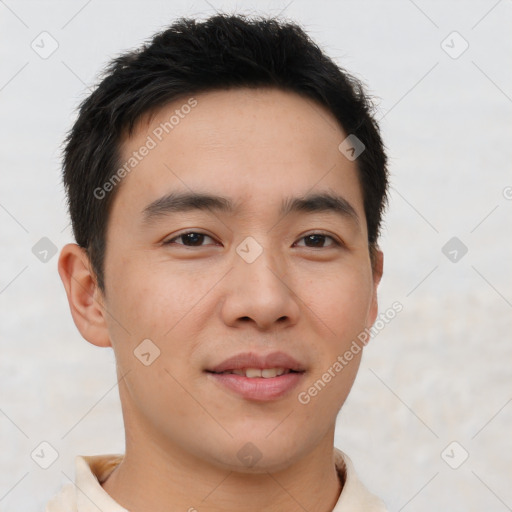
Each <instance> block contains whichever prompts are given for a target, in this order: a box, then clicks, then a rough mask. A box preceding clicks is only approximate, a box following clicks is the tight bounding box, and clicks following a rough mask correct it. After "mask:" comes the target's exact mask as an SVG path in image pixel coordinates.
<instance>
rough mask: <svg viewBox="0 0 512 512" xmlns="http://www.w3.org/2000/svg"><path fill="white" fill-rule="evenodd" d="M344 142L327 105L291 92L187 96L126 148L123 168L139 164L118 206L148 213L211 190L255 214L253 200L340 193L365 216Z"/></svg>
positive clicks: (152, 118) (159, 113)
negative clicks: (154, 206) (161, 201)
mask: <svg viewBox="0 0 512 512" xmlns="http://www.w3.org/2000/svg"><path fill="white" fill-rule="evenodd" d="M345 137H346V134H345V133H344V131H343V129H342V128H341V127H340V126H339V124H338V122H337V120H336V119H335V118H334V116H333V115H332V114H331V113H330V112H329V111H328V110H327V109H326V108H324V107H323V106H321V105H319V104H317V103H316V102H315V101H313V100H311V99H309V98H304V97H302V96H299V95H298V94H295V93H293V92H287V91H281V90H278V89H272V88H263V89H232V90H222V91H210V92H206V93H201V94H197V95H193V96H186V97H182V98H181V99H179V100H176V101H173V102H172V103H170V104H168V105H166V106H164V107H162V108H160V109H158V110H156V111H154V112H152V113H151V114H150V115H146V116H144V117H143V118H142V119H141V120H140V121H139V123H138V124H137V125H136V126H135V130H134V132H133V134H132V135H131V136H130V137H129V138H126V139H125V140H124V141H123V143H122V144H121V165H123V164H126V163H127V162H128V161H130V160H132V161H133V159H135V160H136V162H135V161H133V162H132V163H135V164H136V165H134V166H133V168H130V170H129V172H127V173H126V177H125V178H123V180H122V183H121V185H122V186H121V190H119V191H118V195H117V196H118V197H117V198H116V200H115V203H118V208H131V209H132V210H134V209H137V211H138V212H139V213H142V211H143V210H144V206H145V205H146V204H148V203H150V202H152V201H154V200H155V199H158V198H159V197H161V196H163V195H165V194H169V193H171V192H173V191H175V190H180V191H188V192H190V191H194V192H203V193H204V192H207V191H208V192H212V193H216V194H218V195H222V196H230V197H233V198H234V200H235V201H239V200H241V201H244V200H246V201H245V204H246V205H247V208H248V209H250V208H251V206H252V205H253V202H259V204H260V205H261V204H262V203H264V202H266V203H268V205H269V206H270V205H271V204H273V203H274V202H275V203H276V204H277V203H278V202H279V205H278V206H280V205H281V199H282V197H283V196H285V195H286V196H290V195H304V194H306V193H309V192H315V191H319V192H321V191H326V190H331V191H333V190H335V191H337V192H339V193H343V194H344V195H345V196H347V195H348V196H350V197H351V198H352V201H351V202H352V203H355V204H353V206H354V208H355V209H356V211H357V213H358V215H359V216H360V217H361V218H364V211H363V209H362V193H361V190H360V186H359V179H358V176H357V168H356V165H355V163H354V162H352V161H349V160H348V159H347V158H345V156H343V155H342V153H341V152H340V151H339V149H338V146H339V144H340V143H341V142H342V141H343V140H344V139H345ZM144 148H149V149H144ZM142 153H144V156H141V154H142ZM277 198H279V201H277Z"/></svg>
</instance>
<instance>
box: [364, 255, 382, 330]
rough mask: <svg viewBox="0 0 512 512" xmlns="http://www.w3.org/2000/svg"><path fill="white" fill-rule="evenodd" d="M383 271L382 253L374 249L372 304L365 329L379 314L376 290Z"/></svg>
mask: <svg viewBox="0 0 512 512" xmlns="http://www.w3.org/2000/svg"><path fill="white" fill-rule="evenodd" d="M383 271H384V253H383V252H382V251H381V250H380V249H377V248H375V249H374V258H373V264H372V275H373V292H372V302H371V305H370V309H369V311H368V318H367V326H366V327H367V328H368V329H369V328H370V327H371V326H372V325H373V324H374V322H375V320H376V319H377V313H378V312H379V302H378V300H377V288H378V286H379V283H380V280H381V278H382V273H383Z"/></svg>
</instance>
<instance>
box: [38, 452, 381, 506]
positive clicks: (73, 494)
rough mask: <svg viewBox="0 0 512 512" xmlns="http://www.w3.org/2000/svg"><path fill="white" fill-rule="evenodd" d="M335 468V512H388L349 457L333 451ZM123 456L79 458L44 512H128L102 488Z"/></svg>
mask: <svg viewBox="0 0 512 512" xmlns="http://www.w3.org/2000/svg"><path fill="white" fill-rule="evenodd" d="M334 455H335V462H336V468H337V470H338V474H339V475H340V479H341V481H342V482H343V481H345V485H344V486H343V489H342V491H341V494H340V497H339V499H338V501H337V502H336V505H335V507H334V508H333V510H332V512H356V511H357V512H386V507H385V506H384V503H383V502H382V501H381V500H380V499H378V498H377V497H376V496H375V495H373V494H372V493H370V491H368V490H367V489H366V487H364V485H363V484H362V483H361V481H360V480H359V479H358V478H357V475H356V473H355V470H354V466H353V464H352V461H351V460H350V458H349V457H348V456H347V455H346V454H345V453H343V452H342V451H341V450H338V449H337V448H335V449H334ZM122 460H123V455H92V456H77V457H76V459H75V483H74V484H71V483H69V484H66V485H65V486H64V487H63V488H62V489H61V491H60V492H59V493H58V494H57V495H56V496H55V497H54V498H53V499H52V500H50V501H49V502H48V504H47V505H46V508H45V512H98V510H101V511H102V512H128V511H127V510H126V509H125V508H123V507H121V505H119V504H118V503H117V502H116V501H114V500H113V499H112V498H111V497H110V495H109V494H108V493H107V492H106V491H105V490H104V489H103V487H101V482H104V481H105V480H106V479H107V478H108V476H109V475H110V473H111V472H112V471H113V470H114V468H115V467H116V466H117V465H118V464H119V463H120V462H121V461H122Z"/></svg>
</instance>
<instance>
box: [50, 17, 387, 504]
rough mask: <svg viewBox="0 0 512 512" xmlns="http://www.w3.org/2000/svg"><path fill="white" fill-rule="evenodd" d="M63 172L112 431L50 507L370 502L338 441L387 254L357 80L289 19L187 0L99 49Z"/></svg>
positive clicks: (69, 266)
mask: <svg viewBox="0 0 512 512" xmlns="http://www.w3.org/2000/svg"><path fill="white" fill-rule="evenodd" d="M64 183H65V186H66V191H67V194H68V199H69V208H70V213H71V219H72V223H73V230H74V234H75V238H76V241H77V244H68V245H66V246H65V247H64V248H63V249H62V252H61V255H60V259H59V273H60V276H61V278H62V280H63V283H64V286H65V289H66V293H67V296H68V300H69V304H70V308H71V313H72V315H73V319H74V321H75V324H76V325H77V327H78V329H79V330H80V332H81V334H82V336H83V337H84V338H85V339H86V340H88V341H89V342H90V343H92V344H94V345H97V346H100V347H112V348H113V350H114V353H115V356H116V362H117V373H118V378H119V393H120V398H121V404H122V410H123V419H124V424H125V430H126V450H125V454H124V455H96V456H88V457H87V456H83V457H77V459H76V486H73V485H72V484H69V485H68V486H66V487H65V488H64V489H63V490H62V491H61V493H60V494H59V495H58V496H56V497H55V498H54V499H53V500H52V501H51V502H50V503H49V504H48V506H47V509H46V510H47V511H48V512H56V511H64V510H65V511H66V512H70V511H80V512H84V511H88V510H98V509H99V510H102V511H103V512H112V511H122V510H130V511H131V512H142V511H149V510H151V511H152V512H160V511H162V512H163V511H169V510H188V511H195V510H197V511H201V512H203V511H221V510H222V511H232V510H233V511H234V510H237V511H239V510H244V511H254V512H256V511H258V512H259V511H261V510H265V511H281V512H282V511H292V510H293V511H295V510H307V511H309V512H327V511H331V510H335V511H345V510H365V511H382V510H385V508H384V505H383V504H382V502H381V501H380V500H379V499H378V498H376V497H375V496H374V495H373V494H371V493H370V492H369V491H368V490H366V489H365V488H364V486H363V485H362V483H361V482H360V481H359V480H358V478H357V476H356V474H355V470H354V467H353V465H352V463H351V461H350V459H349V458H348V456H347V455H345V454H344V453H343V452H341V451H340V450H338V449H335V448H334V446H333V441H334V430H335V422H336V417H337V414H338V412H339V410H340V409H341V407H342V405H343V403H344V402H345V399H346V397H347V395H348V393H349V391H350V388H351V386H352V384H353V382H354V379H355V376H356V373H357V370H358V367H359V363H360V359H361V355H362V350H361V349H362V346H363V345H364V344H365V343H366V342H367V340H366V339H364V338H362V337H361V333H365V332H367V331H368V329H369V328H370V327H371V326H372V324H373V322H374V321H375V319H376V315H377V312H378V306H377V286H378V284H379V281H380V278H381V275H382V267H383V255H382V252H381V251H380V250H379V248H378V244H377V240H378V235H379V227H380V222H381V215H382V212H383V209H384V206H385V203H386V194H387V169H386V156H385V153H384V148H383V144H382V141H381V138H380V135H379V131H378V127H377V125H376V123H375V121H374V119H373V117H372V115H371V105H370V102H369V100H368V99H367V97H366V96H365V94H364V92H363V89H362V87H361V85H360V84H359V83H358V82H357V81H356V80H355V79H354V78H352V77H351V76H350V75H348V74H347V73H345V72H344V71H343V70H341V69H339V68H338V67H337V66H336V65H335V64H334V63H333V62H332V61H331V60H330V59H329V58H328V57H327V56H325V55H324V54H323V53H322V52H321V50H320V49H319V48H318V47H317V46H316V45H315V44H314V43H313V42H312V41H311V40H310V39H309V37H308V36H307V35H306V34H305V33H304V32H303V31H302V30H301V29H300V28H299V27H298V26H296V25H294V24H289V23H282V22H278V21H277V20H275V19H248V18H246V17H244V16H228V15H215V16H213V17H211V18H209V19H207V20H206V21H203V22H198V21H195V20H190V19H181V20H179V21H177V22H176V23H174V24H173V25H172V26H171V27H170V28H168V29H167V30H166V31H164V32H162V33H160V34H157V35H156V36H155V37H154V38H153V39H152V41H151V42H150V43H148V44H146V45H145V46H144V47H143V48H141V49H140V50H139V51H136V52H132V53H128V54H125V55H123V56H121V57H119V58H117V59H116V60H115V61H113V62H112V63H111V64H110V66H109V67H108V68H107V70H106V74H105V76H104V78H103V80H102V81H101V83H100V84H99V86H98V87H97V88H96V90H95V91H94V92H93V93H92V94H91V95H90V96H89V97H88V98H87V99H86V100H85V101H84V102H83V104H82V105H81V106H80V112H79V116H78V119H77V121H76V123H75V125H74V126H73V128H72V130H71V131H70V133H69V136H68V138H67V141H66V148H65V158H64ZM361 340H363V341H361ZM356 342H357V343H356ZM354 347H355V348H354ZM348 351H350V352H351V354H352V356H351V357H349V358H344V359H340V354H347V352H348ZM340 361H343V364H342V363H341V362H340Z"/></svg>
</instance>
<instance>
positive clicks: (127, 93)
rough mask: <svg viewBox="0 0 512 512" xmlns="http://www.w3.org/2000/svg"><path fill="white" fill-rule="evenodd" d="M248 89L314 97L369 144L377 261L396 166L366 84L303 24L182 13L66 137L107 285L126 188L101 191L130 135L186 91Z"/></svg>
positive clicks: (124, 66)
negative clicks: (116, 209)
mask: <svg viewBox="0 0 512 512" xmlns="http://www.w3.org/2000/svg"><path fill="white" fill-rule="evenodd" d="M242 87H249V88H255V87H256V88H257V87H266V88H268V87H274V88H278V89H281V90H285V91H290V92H295V93H298V94H300V95H302V96H304V97H307V98H310V99H313V100H315V101H316V102H317V103H319V104H321V105H323V106H325V107H326V108H327V109H328V110H329V111H330V112H331V113H332V114H333V116H334V117H335V118H336V119H337V120H338V122H339V123H340V125H341V127H342V128H343V130H344V131H345V132H346V134H347V135H348V134H350V135H355V136H356V137H357V139H359V141H361V142H362V143H363V144H364V148H365V149H364V151H363V152H362V153H361V154H360V155H359V156H358V158H357V161H356V164H357V169H358V173H359V180H360V184H361V187H362V190H363V198H364V210H365V215H366V222H367V228H368V246H369V250H370V256H371V260H372V264H373V263H374V253H375V250H376V248H377V247H378V245H377V240H378V237H379V234H380V225H381V217H382V214H383V211H384V208H385V206H386V204H387V190H388V171H387V157H386V154H385V149H384V145H383V142H382V139H381V136H380V132H379V127H378V125H377V122H376V120H375V118H374V109H375V105H374V104H373V101H372V99H371V98H370V97H369V95H368V94H367V93H366V92H365V89H364V86H363V84H362V83H361V81H360V80H358V79H356V78H355V77H354V76H352V75H350V74H349V73H347V72H346V71H345V70H344V69H342V68H341V67H340V66H338V65H337V64H335V63H334V62H333V60H331V59H330V58H329V57H328V56H327V55H325V54H324V53H323V51H322V50H321V49H320V48H319V47H318V46H317V45H316V44H315V43H314V42H313V41H312V40H311V39H310V37H309V36H308V35H307V34H306V33H305V32H304V30H303V29H302V28H301V27H299V26H298V25H297V24H295V23H292V22H289V21H284V20H278V19H276V18H273V17H248V16H245V15H242V14H236V15H235V14H222V13H221V14H215V15H213V16H211V17H209V18H207V19H206V20H204V21H198V20H195V19H191V18H180V19H178V20H176V21H175V22H174V23H173V24H172V25H170V26H169V27H168V28H167V29H166V30H164V31H161V32H159V33H157V34H156V35H155V36H154V37H153V38H152V39H151V40H149V41H148V42H146V43H145V44H144V45H142V46H141V47H140V48H139V49H137V50H135V51H130V52H127V53H124V54H121V55H120V56H118V57H117V58H114V59H113V60H112V61H110V62H109V63H108V64H107V66H106V67H105V69H104V72H103V74H102V76H101V80H100V82H99V84H98V85H97V87H96V88H95V90H94V91H93V92H92V93H91V94H90V95H89V96H88V97H87V98H86V99H85V100H84V101H83V102H82V103H81V104H80V106H79V109H78V118H77V120H76V122H75V123H74V125H73V127H72V128H71V130H70V131H69V133H68V134H67V137H66V140H65V141H64V143H65V147H64V151H63V180H64V186H65V189H66V193H67V198H68V206H69V212H70V215H71V222H72V226H73V233H74V236H75V239H76V242H77V244H78V245H79V246H80V247H82V248H84V249H85V250H86V251H87V254H88V256H89V258H90V261H91V266H92V269H93V271H94V274H95V276H96V279H97V283H98V286H99V287H100V289H101V290H103V291H104V273H103V266H104V255H105V249H106V241H105V238H106V228H107V223H108V218H109V212H110V210H111V206H112V202H113V199H114V197H115V195H116V193H117V192H118V189H119V188H120V187H119V186H117V187H112V190H109V193H108V194H105V193H102V194H101V196H99V195H98V194H97V193H96V192H95V191H97V190H99V189H101V187H103V185H104V184H105V183H108V182H109V180H111V179H112V176H114V174H115V173H116V170H118V167H119V166H120V165H121V164H120V142H121V140H122V138H123V137H124V136H126V135H127V136H130V135H131V134H132V133H133V130H134V126H135V125H136V123H137V122H138V121H139V120H140V119H141V118H142V117H143V116H144V115H146V114H149V113H151V112H153V111H155V110H156V109H158V108H161V107H163V106H164V105H165V104H167V103H169V102H171V101H174V100H176V99H178V98H182V97H186V96H190V95H192V94H197V93H200V92H207V91H212V90H222V89H232V88H242ZM341 142H342V141H340V143H341ZM352 153H353V152H352ZM101 190H103V189H101Z"/></svg>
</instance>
